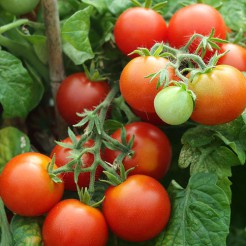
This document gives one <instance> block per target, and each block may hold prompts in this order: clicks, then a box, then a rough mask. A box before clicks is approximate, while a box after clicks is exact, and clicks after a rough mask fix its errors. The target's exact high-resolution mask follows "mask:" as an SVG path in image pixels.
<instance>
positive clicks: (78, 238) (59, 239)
mask: <svg viewBox="0 0 246 246" xmlns="http://www.w3.org/2000/svg"><path fill="white" fill-rule="evenodd" d="M42 235H43V240H44V244H45V245H47V246H49V245H51V246H53V245H57V244H59V245H61V246H65V245H74V246H77V245H79V246H83V245H84V246H87V245H95V246H103V245H106V243H107V240H108V228H107V224H106V221H105V219H104V217H103V215H102V213H101V212H100V211H99V210H98V209H96V208H93V207H90V206H88V205H86V204H83V203H81V202H80V201H79V200H76V199H66V200H63V201H61V202H59V203H58V204H57V205H56V206H55V207H54V208H53V209H51V210H50V212H49V213H48V215H47V217H46V218H45V221H44V225H43V230H42Z"/></svg>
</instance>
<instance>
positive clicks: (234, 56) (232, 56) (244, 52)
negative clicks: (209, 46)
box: [217, 43, 246, 72]
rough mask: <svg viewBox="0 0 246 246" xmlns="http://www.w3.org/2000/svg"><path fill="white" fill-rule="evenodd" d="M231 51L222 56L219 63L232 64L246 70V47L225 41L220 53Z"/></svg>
mask: <svg viewBox="0 0 246 246" xmlns="http://www.w3.org/2000/svg"><path fill="white" fill-rule="evenodd" d="M225 51H229V52H228V53H226V54H225V55H224V56H222V57H221V58H220V59H219V61H218V63H217V64H218V65H230V66H233V67H235V68H237V69H238V70H240V71H242V72H243V71H246V49H245V48H244V47H242V46H240V45H238V44H233V43H225V44H222V46H221V49H220V53H223V52H225Z"/></svg>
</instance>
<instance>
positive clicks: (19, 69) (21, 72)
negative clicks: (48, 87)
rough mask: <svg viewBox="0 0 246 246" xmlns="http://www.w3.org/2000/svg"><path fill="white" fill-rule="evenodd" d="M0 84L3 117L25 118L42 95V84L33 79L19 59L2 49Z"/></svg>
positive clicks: (0, 51) (0, 53)
mask: <svg viewBox="0 0 246 246" xmlns="http://www.w3.org/2000/svg"><path fill="white" fill-rule="evenodd" d="M0 84H1V86H0V102H1V103H2V105H3V109H4V112H3V116H4V117H5V118H12V117H22V118H25V117H26V116H27V115H28V113H29V112H30V111H31V110H32V109H33V108H35V107H36V106H37V104H38V103H39V102H40V100H41V97H42V95H43V86H42V85H40V84H37V83H35V81H33V79H32V77H31V76H30V75H29V73H28V71H27V70H26V69H25V68H24V67H23V65H22V63H21V61H20V60H19V59H18V58H16V57H15V56H13V55H12V54H10V53H8V52H6V51H3V50H0Z"/></svg>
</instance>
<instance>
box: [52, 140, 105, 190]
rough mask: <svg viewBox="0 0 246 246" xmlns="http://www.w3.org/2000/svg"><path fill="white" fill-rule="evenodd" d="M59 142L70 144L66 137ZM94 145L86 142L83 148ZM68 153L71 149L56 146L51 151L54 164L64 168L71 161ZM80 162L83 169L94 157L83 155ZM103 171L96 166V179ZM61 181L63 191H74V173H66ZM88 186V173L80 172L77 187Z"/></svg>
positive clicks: (89, 141) (91, 141) (90, 163)
mask: <svg viewBox="0 0 246 246" xmlns="http://www.w3.org/2000/svg"><path fill="white" fill-rule="evenodd" d="M77 139H78V140H79V139H80V136H77ZM61 142H63V143H67V144H70V143H72V141H71V139H70V138H69V137H68V138H66V139H64V140H62V141H61ZM93 145H94V141H93V140H91V139H90V140H88V141H87V142H86V143H85V144H84V147H85V148H87V147H92V146H93ZM70 151H71V149H69V148H64V147H62V146H60V145H58V144H57V145H56V146H55V147H54V148H53V150H52V151H51V154H50V156H51V158H52V157H53V155H54V154H55V163H56V165H57V166H58V167H61V166H64V165H66V164H67V163H68V162H69V161H71V159H70V158H69V156H70ZM82 160H83V163H84V165H85V166H84V167H90V166H91V165H92V164H93V162H94V155H93V154H91V153H85V154H84V155H83V156H82ZM102 171H103V169H102V167H101V166H98V168H97V170H96V179H98V178H99V176H100V175H101V173H102ZM62 179H63V181H64V185H65V189H66V190H73V191H76V190H77V188H76V184H75V182H74V173H73V172H68V173H64V174H63V175H62ZM89 184H90V173H89V172H82V173H80V174H79V177H78V185H79V187H80V188H81V187H88V186H89Z"/></svg>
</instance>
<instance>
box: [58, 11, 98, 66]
mask: <svg viewBox="0 0 246 246" xmlns="http://www.w3.org/2000/svg"><path fill="white" fill-rule="evenodd" d="M91 11H92V7H87V8H85V9H83V10H79V11H77V12H75V13H74V14H73V15H72V16H71V17H70V18H68V19H67V20H66V21H65V23H64V24H63V26H62V28H61V35H62V41H63V50H64V52H65V54H66V55H67V56H68V57H69V58H70V59H71V60H72V61H73V62H74V64H75V65H80V64H82V63H84V62H85V61H87V60H89V59H92V58H93V57H94V53H93V51H92V49H91V44H90V40H89V37H88V35H89V30H90V15H91Z"/></svg>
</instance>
